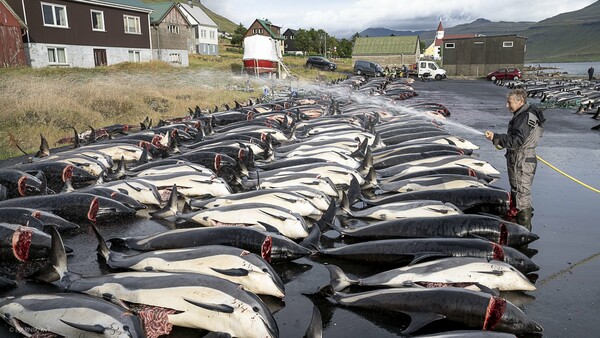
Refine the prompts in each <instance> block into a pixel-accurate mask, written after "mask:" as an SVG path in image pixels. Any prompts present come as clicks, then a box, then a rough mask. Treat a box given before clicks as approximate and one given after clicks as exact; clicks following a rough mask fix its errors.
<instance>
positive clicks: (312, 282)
mask: <svg viewBox="0 0 600 338" xmlns="http://www.w3.org/2000/svg"><path fill="white" fill-rule="evenodd" d="M414 87H415V89H416V90H417V92H418V93H419V96H418V97H416V98H413V99H411V101H407V102H406V103H410V102H412V101H414V102H425V101H427V102H437V103H441V104H444V105H446V107H447V108H448V109H449V110H450V111H451V113H452V116H451V117H450V118H449V119H447V120H446V122H445V125H446V128H447V129H448V130H449V131H451V132H452V133H454V134H456V135H459V136H462V137H465V138H467V139H469V140H470V141H472V142H474V143H476V144H478V145H479V146H480V147H481V149H480V150H479V151H477V152H476V154H475V156H479V157H480V158H482V159H484V160H486V161H488V162H490V163H491V164H492V165H493V166H494V167H496V168H497V169H498V170H499V171H500V172H501V173H502V177H501V179H500V180H499V181H498V182H496V183H495V185H497V186H500V187H503V188H505V189H508V181H507V178H506V164H505V159H504V156H503V152H501V151H497V150H496V149H495V148H494V147H493V146H492V145H491V143H489V142H488V141H487V140H486V139H485V138H484V137H483V134H482V133H480V131H483V130H486V129H490V130H492V131H495V132H504V131H505V130H506V126H507V123H508V121H509V119H510V117H511V116H510V113H509V112H508V111H507V110H506V108H505V95H506V93H507V92H508V89H506V88H503V87H499V86H495V85H493V84H491V83H490V82H485V81H458V80H444V81H441V82H416V83H415V84H414ZM545 114H546V118H547V120H548V121H547V122H546V124H545V135H544V137H543V139H542V140H541V143H540V145H539V147H538V155H540V156H541V157H542V158H544V159H546V160H547V161H549V162H550V163H552V164H553V165H555V166H556V167H558V168H560V169H561V170H563V171H565V172H567V173H569V174H570V175H572V176H574V177H576V178H578V179H579V180H581V181H583V182H586V183H587V184H589V185H591V186H593V187H596V188H600V175H599V174H600V154H599V152H600V150H599V149H598V148H599V145H600V133H599V132H597V131H591V130H590V127H591V126H593V125H596V124H597V121H594V120H592V119H590V118H589V117H590V116H589V115H583V116H579V115H573V114H572V112H570V111H566V110H547V111H546V112H545ZM594 122H596V123H594ZM463 125H464V126H467V127H463ZM533 201H534V202H533V203H534V207H535V215H534V218H533V224H534V225H533V229H534V232H535V233H537V234H538V235H539V236H540V239H539V240H538V241H536V242H534V243H533V244H531V245H530V246H529V248H530V249H533V250H537V251H538V252H537V254H535V255H534V256H533V258H532V259H533V261H534V262H535V263H536V264H538V265H539V266H540V271H539V278H538V280H537V283H536V285H537V287H538V290H537V291H535V292H530V293H527V294H524V293H505V294H503V296H505V297H507V298H508V299H509V300H511V301H513V302H514V303H515V304H517V305H519V306H520V307H521V308H522V309H523V310H524V311H525V312H526V313H527V314H528V315H529V316H530V317H531V318H533V319H534V320H536V321H537V322H538V323H540V324H541V325H542V326H543V327H544V337H588V336H591V335H597V334H596V332H595V330H596V329H597V328H598V327H599V326H600V325H599V324H598V322H597V318H598V315H597V310H596V309H597V307H598V305H600V283H598V280H599V277H600V246H599V245H598V242H599V241H600V231H599V230H598V229H597V225H598V221H597V219H598V218H597V216H596V215H597V210H598V207H600V195H599V194H597V193H595V192H592V191H591V190H589V189H587V188H584V187H582V186H581V185H579V184H577V183H575V182H573V181H571V180H569V179H567V178H565V177H564V176H562V175H560V174H558V173H557V172H555V171H554V170H553V169H551V168H549V167H548V166H546V165H544V164H539V166H538V172H537V174H536V178H535V182H534V187H533ZM168 227H169V225H165V224H160V223H157V222H155V221H152V220H149V219H147V218H145V217H138V218H137V219H136V220H135V221H134V222H126V223H123V224H117V223H115V224H108V225H104V226H103V227H102V228H101V229H100V231H101V232H102V233H103V234H104V235H105V236H106V237H112V236H133V235H141V234H151V233H156V232H160V231H164V230H165V228H168ZM327 236H328V234H326V236H325V240H327V238H328V237H327ZM65 244H66V245H68V246H70V247H72V248H73V249H74V254H73V255H72V256H70V258H69V269H70V270H71V271H75V272H79V273H83V274H88V275H95V274H100V273H104V272H106V271H105V270H104V269H103V268H102V267H101V266H100V265H99V264H98V263H97V261H96V255H95V253H94V249H95V247H96V241H95V238H94V237H93V235H92V233H91V232H90V231H88V230H87V229H83V230H81V231H80V232H78V233H74V234H67V235H66V236H65ZM328 262H333V263H336V264H339V265H340V267H342V268H343V269H344V271H346V272H348V273H349V274H350V275H351V276H352V275H368V274H370V273H374V272H376V271H375V270H372V269H371V268H370V267H368V266H360V265H356V264H348V263H345V262H335V261H331V260H328ZM31 268H32V267H31V266H26V265H21V266H18V267H17V266H15V265H4V264H0V273H2V274H9V275H14V274H15V273H17V274H18V275H19V276H22V275H23V274H25V273H26V272H28V270H30V269H31ZM275 268H276V270H277V271H278V272H279V273H280V275H282V279H283V280H284V282H285V283H286V297H285V302H279V301H277V300H274V299H267V301H268V303H269V306H270V308H271V309H272V311H273V312H274V316H275V318H276V320H277V322H278V325H279V330H280V336H281V337H286V338H287V337H302V336H303V335H304V333H305V331H306V328H307V327H308V325H309V322H310V318H311V314H312V310H313V304H316V305H317V308H318V309H319V310H320V312H321V315H322V318H323V324H324V335H323V336H324V337H336V338H337V337H340V338H341V337H344V338H345V337H368V336H372V337H395V336H398V335H400V329H399V327H401V326H402V322H405V320H404V318H402V317H401V316H398V315H395V316H390V315H389V314H385V313H374V312H365V311H354V310H349V309H345V308H340V307H337V306H334V305H331V304H329V303H328V302H326V301H323V300H319V299H316V300H314V299H313V300H311V299H309V298H308V297H306V296H305V295H304V294H305V293H310V292H313V291H315V290H316V288H317V287H318V286H320V285H323V284H325V283H327V282H328V281H329V276H328V273H327V270H326V269H325V268H324V267H323V265H322V261H319V260H318V259H314V260H313V259H306V258H303V259H300V260H297V261H295V262H293V263H286V264H280V265H277V266H275ZM56 291H58V290H57V289H56V288H54V287H49V286H46V285H39V284H25V283H23V284H22V285H21V286H20V287H19V288H18V289H16V290H13V291H12V292H10V294H26V293H30V292H56ZM7 294H8V293H5V294H4V295H3V294H0V297H2V296H5V295H7ZM313 301H314V302H313ZM432 330H433V329H432ZM13 336H15V337H16V336H17V335H16V334H14V333H12V332H11V331H10V329H9V327H8V326H7V325H5V324H0V337H13ZM197 336H198V332H197V331H194V330H186V329H176V330H175V331H174V332H173V334H171V337H197Z"/></svg>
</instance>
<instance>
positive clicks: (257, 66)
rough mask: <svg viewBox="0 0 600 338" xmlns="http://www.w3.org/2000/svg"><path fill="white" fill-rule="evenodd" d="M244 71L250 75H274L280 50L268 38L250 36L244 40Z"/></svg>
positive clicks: (277, 67)
mask: <svg viewBox="0 0 600 338" xmlns="http://www.w3.org/2000/svg"><path fill="white" fill-rule="evenodd" d="M242 61H243V63H244V71H246V73H248V74H251V75H263V74H273V75H276V74H277V73H278V70H279V66H280V61H281V49H280V48H279V44H278V43H277V41H275V40H274V39H272V38H270V37H268V36H262V35H252V36H249V37H247V38H245V39H244V56H243V57H242Z"/></svg>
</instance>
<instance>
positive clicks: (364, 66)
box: [354, 60, 383, 76]
mask: <svg viewBox="0 0 600 338" xmlns="http://www.w3.org/2000/svg"><path fill="white" fill-rule="evenodd" d="M354 73H356V74H358V75H368V76H383V67H381V65H380V64H378V63H375V62H371V61H363V60H357V61H356V62H354Z"/></svg>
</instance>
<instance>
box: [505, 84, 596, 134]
mask: <svg viewBox="0 0 600 338" xmlns="http://www.w3.org/2000/svg"><path fill="white" fill-rule="evenodd" d="M497 84H498V85H504V86H506V87H508V88H511V89H514V88H523V89H525V90H527V96H528V97H531V98H538V99H539V100H540V104H541V105H543V106H544V107H547V108H553V107H557V108H573V109H574V108H576V109H577V110H576V111H575V114H589V115H592V118H593V119H595V120H599V119H600V83H598V82H595V81H588V80H568V81H567V80H560V81H556V80H555V81H520V82H519V81H510V82H502V81H497ZM592 129H595V130H600V126H596V127H594V128H592Z"/></svg>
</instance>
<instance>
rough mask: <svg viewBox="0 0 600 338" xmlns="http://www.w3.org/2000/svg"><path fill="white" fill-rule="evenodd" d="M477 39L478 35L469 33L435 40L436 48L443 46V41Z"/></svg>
mask: <svg viewBox="0 0 600 338" xmlns="http://www.w3.org/2000/svg"><path fill="white" fill-rule="evenodd" d="M474 37H477V34H474V33H469V34H449V35H444V37H443V38H442V39H437V38H436V39H435V46H436V47H439V46H441V45H442V40H445V39H468V38H474Z"/></svg>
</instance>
